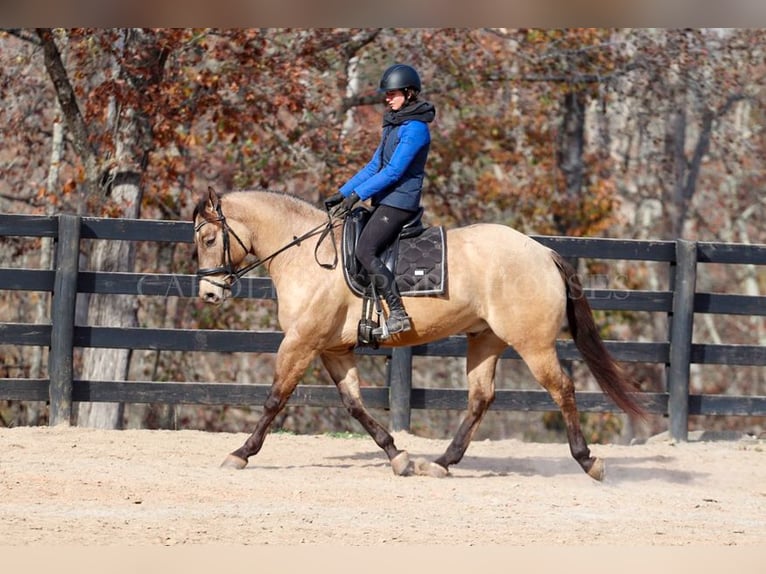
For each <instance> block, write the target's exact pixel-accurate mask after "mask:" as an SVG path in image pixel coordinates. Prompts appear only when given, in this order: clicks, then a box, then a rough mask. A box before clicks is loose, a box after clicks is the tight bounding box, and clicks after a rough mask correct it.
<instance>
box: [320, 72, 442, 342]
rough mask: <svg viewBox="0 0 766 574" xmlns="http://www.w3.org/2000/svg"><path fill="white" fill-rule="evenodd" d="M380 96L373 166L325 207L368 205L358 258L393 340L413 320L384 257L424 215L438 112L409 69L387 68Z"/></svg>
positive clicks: (418, 80) (350, 182) (342, 189)
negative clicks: (383, 306)
mask: <svg viewBox="0 0 766 574" xmlns="http://www.w3.org/2000/svg"><path fill="white" fill-rule="evenodd" d="M378 91H379V92H384V93H385V101H386V106H387V109H386V111H385V113H384V115H383V133H382V136H381V142H380V144H379V145H378V148H377V149H376V150H375V153H374V155H373V156H372V159H371V160H370V162H369V163H368V164H367V165H365V166H364V167H363V168H362V169H361V170H360V171H359V172H358V173H357V174H356V175H354V176H353V177H352V178H351V179H350V180H348V182H346V183H345V184H344V185H343V186H342V187H341V188H340V191H339V192H338V193H336V194H335V195H333V196H331V197H329V198H328V199H327V200H325V207H326V208H327V209H330V208H332V207H335V206H336V205H338V204H340V205H341V207H340V209H339V211H340V212H346V211H348V210H350V209H351V208H352V207H353V206H354V205H355V204H356V203H357V202H358V201H364V200H366V199H370V203H371V204H372V213H371V215H370V219H369V221H368V222H367V224H366V225H365V227H364V230H363V231H362V234H361V236H360V237H359V241H358V243H357V247H356V258H357V259H358V260H359V262H360V263H361V264H362V266H363V267H364V268H365V270H366V271H367V273H368V275H369V277H370V280H371V281H372V283H373V285H374V286H375V289H376V291H377V292H378V293H380V294H382V295H383V298H384V299H385V300H386V303H387V305H388V309H389V313H388V319H387V320H386V327H387V328H388V333H389V334H395V333H401V332H403V331H408V330H409V329H411V324H410V317H409V316H408V315H407V312H406V311H405V309H404V305H403V303H402V298H401V296H400V294H399V289H398V287H397V285H396V280H395V277H394V274H393V273H392V272H391V271H390V270H389V269H388V268H387V267H386V265H385V264H384V263H383V261H382V260H381V259H380V254H381V253H382V252H383V251H384V250H385V249H386V248H387V247H388V246H389V245H391V243H393V241H394V240H395V239H396V237H397V236H398V235H399V233H400V231H401V230H402V227H403V226H404V224H405V223H407V221H409V220H410V219H411V218H412V217H413V216H414V215H415V213H417V212H418V211H419V209H420V200H421V192H422V189H423V179H424V177H425V165H426V160H427V158H428V149H429V146H430V143H431V134H430V131H429V128H428V124H429V123H430V122H431V121H433V119H434V117H435V115H436V109H435V108H434V106H433V104H431V103H430V102H427V101H424V100H422V99H421V98H420V97H419V94H420V76H418V73H417V72H416V71H415V69H414V68H412V67H411V66H407V65H405V64H395V65H393V66H391V67H389V68H388V69H387V70H386V71H385V72H384V73H383V76H382V77H381V79H380V87H379V89H378Z"/></svg>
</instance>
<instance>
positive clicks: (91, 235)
mask: <svg viewBox="0 0 766 574" xmlns="http://www.w3.org/2000/svg"><path fill="white" fill-rule="evenodd" d="M0 236H4V237H10V236H15V237H52V238H54V240H55V245H56V256H55V269H51V270H49V269H19V268H0V291H10V290H21V291H39V292H51V293H52V294H53V297H52V311H51V321H50V323H46V324H30V323H0V344H6V345H31V346H42V347H48V348H49V349H50V353H49V366H48V367H49V368H48V372H49V373H50V378H48V379H30V378H3V379H0V399H5V400H20V401H47V402H49V405H50V407H49V408H50V424H54V425H55V424H62V423H64V424H68V423H69V421H70V420H71V416H72V404H73V403H74V402H78V401H80V402H85V401H92V402H127V403H171V404H208V405H221V404H227V405H254V404H261V403H262V402H263V401H264V400H265V399H266V396H267V394H268V390H269V387H270V384H232V383H224V382H207V383H196V382H154V381H93V380H75V379H74V377H73V367H72V360H73V352H74V349H75V348H85V347H98V348H125V349H152V350H183V351H195V352H255V353H275V352H276V351H277V349H278V347H279V344H280V342H281V340H282V333H280V332H274V331H260V332H257V331H256V332H252V331H228V330H200V329H196V330H193V329H149V328H135V329H125V328H115V327H102V326H83V325H77V324H75V306H76V296H77V294H78V293H99V294H122V295H149V296H157V297H168V296H171V297H196V293H197V277H196V276H194V275H179V274H160V273H158V274H146V273H140V274H139V273H104V272H88V271H80V270H79V269H78V259H79V253H80V242H81V241H82V240H84V239H101V240H127V241H150V242H191V241H192V225H191V223H189V222H171V221H151V220H127V219H102V218H89V217H82V218H81V217H78V216H74V215H59V216H53V217H43V216H39V217H38V216H28V215H8V214H0ZM535 239H537V240H538V241H540V242H541V243H544V244H546V245H548V246H550V247H552V248H554V249H556V250H557V251H558V252H559V253H561V254H562V255H563V256H565V257H569V258H588V259H597V260H599V259H601V260H603V259H617V260H634V261H653V262H660V263H661V264H667V265H668V266H669V287H668V289H667V290H666V291H639V290H621V289H609V288H604V289H597V288H592V289H588V290H587V291H586V294H587V296H588V297H589V299H590V302H591V306H592V307H593V308H594V309H596V310H618V311H644V312H650V313H663V314H666V315H667V316H668V317H669V321H668V325H669V329H668V334H667V340H665V341H660V342H639V341H625V342H620V341H607V342H606V346H607V348H608V349H609V351H610V352H611V353H612V354H613V355H614V356H615V358H616V359H617V360H619V361H622V362H638V363H641V362H643V363H658V364H662V365H664V366H665V370H666V392H659V393H646V399H647V403H648V410H649V412H651V413H655V414H663V415H667V416H669V418H670V425H669V426H670V433H671V436H672V437H674V438H675V439H678V440H686V438H687V429H688V417H689V415H730V416H743V415H748V416H766V396H732V395H728V394H726V395H714V394H690V389H689V373H690V365H691V364H693V363H700V364H726V365H739V366H765V365H766V347H763V346H758V345H726V344H707V343H704V344H699V343H693V342H692V326H693V321H694V314H695V313H714V314H730V315H741V316H764V315H766V297H762V296H747V295H740V294H722V293H700V292H697V291H696V288H695V286H696V277H697V270H698V268H699V265H701V264H706V263H720V264H752V265H766V245H745V244H727V243H712V242H689V241H684V240H678V241H633V240H616V239H585V238H572V237H547V236H546V237H535ZM233 295H234V297H251V298H265V299H272V298H274V289H273V287H272V283H271V280H270V279H268V278H258V277H253V278H244V279H243V280H242V281H241V282H240V283H239V284H238V288H237V289H235V290H234V294H233ZM558 351H559V356H560V358H561V359H562V360H569V361H578V360H580V355H579V352H578V351H577V349H576V347H575V346H574V344H573V342H572V341H571V340H560V341H559V342H558ZM359 352H360V354H368V355H382V356H385V357H386V358H387V360H388V381H387V385H386V386H385V387H364V388H363V389H362V396H363V398H364V400H365V402H366V403H367V405H368V406H369V407H374V408H383V409H389V410H390V418H391V423H390V426H391V428H392V429H393V430H403V429H404V430H406V429H409V424H410V414H411V409H463V408H465V407H466V404H467V393H466V391H465V390H461V389H437V388H413V387H412V358H413V356H450V357H456V356H464V354H465V338H464V337H463V336H454V337H449V338H446V339H442V340H440V341H437V342H435V343H430V344H426V345H418V346H414V347H407V348H400V349H394V350H390V349H388V350H386V349H378V350H372V349H361V350H360V351H359ZM503 358H515V359H518V358H519V357H518V355H517V354H516V353H515V352H514V351H513V350H512V349H509V350H508V351H507V352H506V353H505V354H504V355H503ZM577 400H578V406H579V408H580V410H582V411H585V412H617V408H616V407H615V406H614V405H613V404H612V403H611V402H610V401H609V400H608V399H607V398H606V397H605V396H604V395H603V394H602V393H600V392H595V391H593V392H591V391H579V392H578V394H577ZM290 404H291V405H310V406H341V403H340V399H339V397H338V394H337V391H336V390H335V388H334V387H333V386H330V385H299V386H298V388H297V389H296V391H295V393H294V394H293V396H292V397H291V399H290ZM492 409H500V410H524V411H546V410H556V409H557V407H556V406H555V404H554V403H553V401H552V400H551V399H550V397H549V395H548V393H547V392H546V391H544V390H542V389H541V390H504V389H500V390H498V391H497V395H496V399H495V402H494V403H493V405H492Z"/></svg>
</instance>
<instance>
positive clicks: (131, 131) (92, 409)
mask: <svg viewBox="0 0 766 574" xmlns="http://www.w3.org/2000/svg"><path fill="white" fill-rule="evenodd" d="M37 33H38V36H39V38H40V40H41V43H42V45H43V53H44V56H45V66H46V69H47V71H48V74H49V76H50V77H51V80H52V82H53V84H54V86H55V88H56V93H57V96H58V100H59V103H60V105H61V108H62V111H63V113H64V118H65V119H66V122H67V126H68V128H69V130H70V133H71V134H72V139H73V142H74V147H75V149H76V150H77V152H78V154H79V155H80V157H81V161H82V162H83V165H84V166H85V171H86V176H87V182H86V185H87V187H88V192H87V195H88V197H89V198H90V199H96V198H97V199H98V201H96V202H92V205H91V207H98V206H101V205H103V204H104V203H109V204H110V205H111V206H112V208H113V210H117V212H119V214H120V216H122V217H127V218H137V217H138V215H139V213H140V207H141V195H142V189H141V177H142V174H143V172H144V170H145V167H146V163H147V158H148V154H149V152H150V150H151V148H152V134H151V126H150V122H149V119H148V117H147V116H146V115H145V113H144V111H143V109H142V103H143V102H145V101H146V97H148V94H149V93H150V90H149V88H150V87H151V85H152V84H156V83H158V82H160V81H161V79H162V70H163V68H164V65H165V60H166V58H167V52H166V51H165V50H164V49H162V48H160V47H159V46H158V44H157V41H156V38H155V36H154V35H153V33H152V32H150V31H145V30H143V29H125V30H122V31H121V36H120V42H119V45H117V48H118V50H117V54H118V55H117V56H115V57H114V61H113V76H114V78H115V80H117V81H119V82H122V83H124V85H126V86H128V88H129V92H128V95H127V97H124V96H123V97H121V98H120V99H119V100H118V99H113V100H112V103H111V106H110V110H109V116H110V117H109V120H110V124H111V126H112V129H111V130H110V131H111V133H112V134H113V135H114V136H113V137H114V141H113V146H114V155H113V157H111V158H99V157H97V155H96V150H94V148H93V147H92V144H91V142H90V137H89V135H90V134H89V132H88V124H87V121H85V119H84V118H83V116H82V114H81V111H80V106H79V105H78V103H77V97H76V93H75V91H74V89H73V87H72V84H71V82H70V81H69V76H68V74H67V71H66V67H65V66H64V63H63V60H62V58H61V53H60V52H59V50H58V47H57V45H56V42H55V38H54V34H53V32H52V31H51V30H50V29H38V31H37ZM89 203H91V202H89ZM134 259H135V253H134V246H133V244H132V243H131V242H124V241H97V242H94V244H93V246H92V252H91V254H90V267H91V269H94V270H97V271H132V270H133V268H134ZM88 324H90V325H109V326H117V327H135V326H136V324H137V321H136V303H135V300H134V299H133V298H131V297H127V296H105V295H94V296H92V297H91V298H90V301H89V306H88ZM129 361H130V351H129V350H125V349H86V350H85V351H84V352H83V365H84V367H83V377H84V378H85V379H88V380H94V381H99V380H125V379H126V378H127V374H128V367H129ZM78 414H79V418H78V422H79V423H80V424H84V425H87V426H95V427H99V428H119V427H120V426H121V425H122V417H123V406H122V405H120V404H112V403H108V404H106V403H89V404H85V403H83V404H81V405H79V413H78Z"/></svg>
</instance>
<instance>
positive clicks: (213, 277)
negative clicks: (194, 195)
mask: <svg viewBox="0 0 766 574" xmlns="http://www.w3.org/2000/svg"><path fill="white" fill-rule="evenodd" d="M193 221H194V244H195V245H196V247H197V266H198V270H197V276H198V277H199V278H200V282H199V296H200V297H201V298H202V299H203V300H204V301H205V302H207V303H214V304H218V303H221V302H222V301H223V300H224V297H225V293H226V291H227V290H230V289H231V285H232V283H234V281H236V280H237V279H238V278H239V273H238V271H237V270H238V267H239V265H240V263H241V262H242V260H243V259H244V258H245V257H246V256H247V254H248V252H249V251H250V249H249V247H247V246H246V244H245V242H244V241H243V239H242V238H246V237H247V233H246V229H245V228H244V226H243V225H242V224H241V223H239V222H237V221H235V220H234V218H233V217H231V218H229V219H228V220H227V218H226V216H225V215H224V213H223V208H222V206H221V198H220V197H219V195H218V194H217V193H216V192H215V190H214V189H213V188H212V187H209V188H208V191H207V193H206V194H205V195H204V196H203V198H202V200H201V201H200V202H199V203H198V204H197V207H196V208H195V209H194V216H193Z"/></svg>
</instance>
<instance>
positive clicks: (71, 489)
mask: <svg viewBox="0 0 766 574" xmlns="http://www.w3.org/2000/svg"><path fill="white" fill-rule="evenodd" d="M395 436H396V439H397V446H398V447H399V448H405V449H407V450H408V451H409V452H410V454H411V456H412V457H413V458H417V457H422V456H425V457H429V458H434V457H435V456H436V455H438V454H441V452H442V451H443V450H444V448H445V447H446V445H447V441H443V440H433V439H424V438H419V437H416V436H414V435H410V434H407V433H398V434H396V435H395ZM245 438H246V435H245V434H230V433H205V432H198V431H147V430H127V431H100V430H92V429H79V428H62V427H59V428H47V427H20V428H14V429H0V453H1V454H0V544H4V545H12V546H15V545H49V544H56V545H61V544H75V545H94V546H109V545H164V546H168V545H182V544H187V545H194V544H219V543H226V544H235V545H239V544H243V545H272V544H276V545H285V544H287V545H299V544H306V545H313V544H316V545H326V544H331V545H344V546H347V547H348V546H369V545H373V546H374V545H382V544H401V545H410V544H427V545H444V546H445V547H447V546H449V547H455V546H465V545H484V546H495V545H514V546H531V545H538V544H555V545H563V546H582V545H649V546H674V545H697V544H701V545H707V544H713V545H719V546H726V545H738V546H750V547H753V546H757V545H766V441H765V440H756V439H749V440H738V441H715V442H689V443H681V444H673V443H671V442H669V441H663V440H657V441H651V442H650V443H647V444H642V445H634V446H616V445H593V446H592V450H593V453H594V454H596V455H597V456H600V457H603V458H604V459H605V460H606V464H607V478H606V480H605V481H604V482H603V483H598V482H595V481H594V480H592V479H591V478H589V477H588V476H587V475H585V474H584V473H583V472H582V471H581V470H580V469H579V467H578V466H577V465H576V463H575V462H574V461H573V460H572V459H571V458H570V457H569V451H568V448H567V446H566V445H564V444H529V443H523V442H520V441H517V440H496V441H480V442H474V443H473V444H472V445H471V446H470V448H469V450H468V452H467V454H466V457H465V458H464V459H463V461H462V462H461V463H460V464H459V465H457V466H454V467H453V468H452V469H451V473H450V476H448V477H446V478H443V479H438V478H429V477H421V476H411V477H396V476H394V475H393V473H392V472H391V470H390V466H389V464H388V462H387V460H386V458H385V455H384V454H383V452H382V451H380V450H379V449H378V448H377V446H376V445H375V444H374V443H373V442H372V440H371V439H369V438H367V437H356V436H355V437H332V436H296V435H288V434H272V435H270V436H269V437H268V438H267V440H266V443H265V445H264V447H263V450H262V451H261V453H260V454H259V455H257V456H256V457H254V458H252V459H251V462H250V465H249V466H248V467H247V468H246V469H245V470H242V471H234V470H222V469H220V468H219V467H218V465H219V464H220V462H221V461H222V460H223V458H224V457H225V455H226V454H227V453H228V452H230V451H231V450H234V449H235V448H237V447H238V446H240V444H241V443H242V442H243V441H244V439H245ZM765 556H766V554H765Z"/></svg>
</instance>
